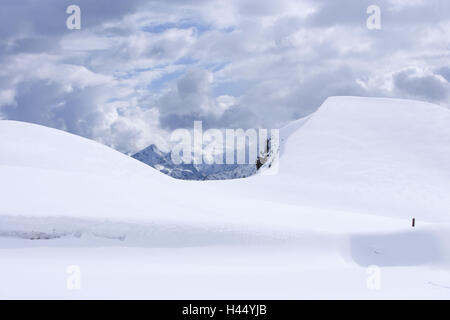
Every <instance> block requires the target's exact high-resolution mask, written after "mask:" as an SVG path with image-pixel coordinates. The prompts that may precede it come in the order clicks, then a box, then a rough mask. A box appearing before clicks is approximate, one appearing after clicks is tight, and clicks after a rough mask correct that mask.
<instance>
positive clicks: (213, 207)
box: [0, 97, 450, 252]
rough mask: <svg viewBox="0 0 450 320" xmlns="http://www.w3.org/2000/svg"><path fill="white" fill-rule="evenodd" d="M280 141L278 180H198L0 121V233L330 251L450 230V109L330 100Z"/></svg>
mask: <svg viewBox="0 0 450 320" xmlns="http://www.w3.org/2000/svg"><path fill="white" fill-rule="evenodd" d="M281 133H282V134H281V137H282V147H281V153H280V158H279V159H278V160H277V161H278V162H279V163H278V164H279V165H278V166H277V167H278V171H277V172H272V173H273V174H272V175H266V174H264V175H258V176H254V177H252V178H248V179H238V180H230V181H208V182H192V181H179V180H175V179H172V178H170V177H168V176H166V175H164V174H162V173H160V172H158V171H157V170H154V169H153V168H150V167H148V166H146V165H144V164H142V163H140V162H139V161H137V160H134V159H132V158H131V157H128V156H125V155H123V154H121V153H119V152H116V151H114V150H112V149H110V148H108V147H105V146H103V145H101V144H98V143H96V142H93V141H90V140H87V139H84V138H80V137H77V136H74V135H71V134H68V133H65V132H61V131H58V130H54V129H49V128H45V127H42V126H38V125H33V124H28V123H20V122H14V121H0V154H1V157H0V176H1V177H2V179H1V180H0V194H1V195H2V201H1V203H0V235H3V236H8V237H22V238H27V239H52V238H61V237H67V236H73V237H81V236H82V235H83V234H90V235H94V236H98V237H104V238H108V239H117V240H120V241H122V242H126V243H127V244H139V245H146V246H186V245H207V244H229V243H243V242H244V243H264V242H266V241H267V242H274V241H275V242H278V241H281V242H283V241H284V242H285V241H295V242H298V243H309V246H311V243H316V244H319V247H323V248H326V247H327V245H328V246H331V247H333V245H331V243H336V241H337V242H339V241H342V243H348V240H347V239H348V237H353V235H355V234H360V233H363V234H366V235H367V234H371V233H392V232H404V231H405V230H406V229H408V228H410V220H411V219H412V217H415V218H416V219H417V221H418V224H419V225H420V226H423V227H425V226H429V225H430V223H433V222H440V223H444V222H446V221H448V219H449V217H450V213H449V211H448V208H450V198H449V197H448V194H450V112H449V110H448V109H445V108H443V107H440V106H436V105H431V104H428V103H422V102H414V101H403V100H391V99H371V98H354V97H335V98H329V99H327V100H326V101H325V103H324V104H323V105H322V106H321V108H320V109H319V110H318V111H317V112H315V113H314V114H312V115H311V116H309V117H308V118H305V119H300V120H298V121H295V122H293V123H291V124H290V125H288V126H287V127H285V128H283V129H282V132H281ZM268 170H275V169H274V168H272V169H268ZM266 173H267V172H266ZM433 237H434V236H433ZM338 238H339V239H341V240H337V239H338ZM344 238H345V239H344ZM375 238H376V237H375ZM305 239H309V240H308V241H305ZM342 239H344V240H342ZM352 239H353V238H352ZM434 242H435V241H434V238H433V240H432V241H429V243H432V244H433V247H434ZM324 243H326V244H327V245H323V244H324ZM358 243H359V242H358ZM435 251H436V250H435ZM433 252H434V251H433Z"/></svg>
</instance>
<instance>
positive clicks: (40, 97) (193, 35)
mask: <svg viewBox="0 0 450 320" xmlns="http://www.w3.org/2000/svg"><path fill="white" fill-rule="evenodd" d="M72 4H75V5H78V6H79V7H80V8H81V30H69V29H67V27H66V20H67V18H68V16H69V15H68V14H67V13H66V8H67V7H68V6H69V5H72ZM373 4H374V5H378V6H379V7H380V8H381V30H369V29H368V28H367V26H366V20H367V18H368V17H369V15H368V14H367V13H366V10H367V7H368V6H369V5H373ZM449 12H450V1H448V0H370V1H366V0H339V1H336V0H328V1H326V0H314V1H307V0H304V1H303V0H276V1H275V0H222V1H221V0H217V1H216V0H208V1H207V0H170V1H167V0H156V1H144V0H127V1H119V0H115V1H112V0H78V1H76V0H68V1H66V0H1V2H0V118H1V119H13V120H21V121H29V122H34V123H38V124H43V125H46V126H50V127H54V128H58V129H63V130H66V131H69V132H72V133H75V134H78V135H82V136H85V137H88V138H91V139H95V140H97V141H99V142H102V143H105V144H107V145H110V146H112V147H114V148H116V149H117V150H119V151H122V152H126V153H132V152H135V151H138V150H140V149H142V148H144V147H146V146H147V145H149V144H151V143H156V144H158V145H163V144H164V141H165V140H166V139H167V137H168V135H169V134H170V132H171V131H172V130H174V129H177V128H183V127H187V128H191V127H192V126H193V121H194V120H203V121H204V125H205V126H206V127H213V128H249V127H255V128H258V127H264V128H277V127H280V126H282V125H284V124H286V123H288V122H289V121H291V120H293V119H297V118H300V117H302V116H305V115H308V114H309V113H311V112H313V111H314V110H315V109H317V108H318V107H319V106H320V104H321V103H322V102H323V101H324V99H325V98H326V97H328V96H333V95H357V96H377V97H396V98H409V99H418V100H424V101H430V102H433V103H437V104H441V105H443V106H447V107H448V106H450V15H449V14H448V13H449Z"/></svg>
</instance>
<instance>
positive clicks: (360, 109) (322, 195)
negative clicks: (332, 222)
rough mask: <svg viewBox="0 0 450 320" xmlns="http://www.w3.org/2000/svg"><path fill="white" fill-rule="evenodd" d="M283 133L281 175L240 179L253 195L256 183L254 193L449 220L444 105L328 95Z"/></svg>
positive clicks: (448, 130) (449, 145)
mask: <svg viewBox="0 0 450 320" xmlns="http://www.w3.org/2000/svg"><path fill="white" fill-rule="evenodd" d="M281 137H282V140H283V141H282V150H281V159H280V160H279V165H278V173H277V174H275V175H273V176H260V177H255V180H257V181H254V180H253V179H249V180H248V181H245V182H243V183H240V185H241V186H242V189H241V192H246V190H247V192H249V194H251V193H252V191H251V190H255V187H252V186H253V185H254V184H255V183H256V184H257V185H260V186H264V187H261V188H258V189H257V190H258V191H257V195H255V196H258V197H264V198H266V199H273V198H274V197H277V199H274V200H281V199H282V201H283V202H287V203H292V204H302V205H311V206H314V207H321V208H328V209H333V210H335V209H337V210H350V211H356V212H361V213H370V214H374V215H384V216H389V217H398V218H412V217H416V218H418V219H420V220H422V221H449V220H450V197H449V196H448V195H449V194H450V110H449V109H446V108H444V107H441V106H437V105H432V104H429V103H424V102H416V101H405V100H395V99H378V98H357V97H333V98H329V99H327V100H326V101H325V102H324V104H323V105H322V106H321V107H320V108H319V110H318V111H317V112H315V113H314V114H313V115H311V116H310V117H308V118H306V119H301V120H298V121H296V122H293V123H292V124H290V125H288V126H287V127H286V128H283V129H282V130H281ZM231 183H232V182H231ZM236 187H237V186H236V184H233V189H234V188H236ZM274 190H276V195H273V191H274ZM254 194H255V193H254ZM261 194H264V196H262V195H261Z"/></svg>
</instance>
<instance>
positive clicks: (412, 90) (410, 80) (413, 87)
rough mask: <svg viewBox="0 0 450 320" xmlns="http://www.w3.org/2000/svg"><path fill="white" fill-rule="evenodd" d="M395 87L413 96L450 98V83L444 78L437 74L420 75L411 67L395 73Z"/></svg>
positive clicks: (436, 98)
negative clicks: (449, 96)
mask: <svg viewBox="0 0 450 320" xmlns="http://www.w3.org/2000/svg"><path fill="white" fill-rule="evenodd" d="M394 84H395V87H396V88H397V89H398V90H400V91H401V92H403V93H405V94H408V95H410V96H411V97H415V98H420V99H425V100H431V101H438V102H439V101H443V100H445V99H447V98H448V95H449V92H450V83H449V82H448V81H446V80H442V79H440V78H439V77H437V76H436V75H435V74H428V75H420V74H419V75H418V74H416V71H415V70H412V69H409V70H405V71H401V72H399V73H396V74H395V75H394Z"/></svg>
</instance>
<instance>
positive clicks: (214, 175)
mask: <svg viewBox="0 0 450 320" xmlns="http://www.w3.org/2000/svg"><path fill="white" fill-rule="evenodd" d="M132 157H133V158H135V159H137V160H139V161H142V162H144V163H145V164H148V165H149V166H151V167H153V168H155V169H156V170H158V171H160V172H162V173H165V174H167V175H169V176H171V177H173V178H176V179H183V180H226V179H239V178H246V177H249V176H252V175H254V174H255V173H256V171H257V170H256V164H192V163H190V164H186V163H181V164H175V163H174V162H173V161H172V158H171V153H170V152H167V153H165V152H163V151H161V150H159V149H158V147H157V146H156V145H154V144H152V145H150V146H149V147H147V148H145V149H144V150H142V151H140V152H138V153H136V154H134V155H133V156H132Z"/></svg>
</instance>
